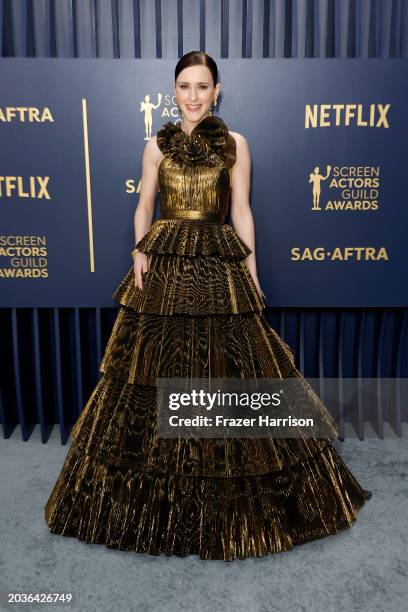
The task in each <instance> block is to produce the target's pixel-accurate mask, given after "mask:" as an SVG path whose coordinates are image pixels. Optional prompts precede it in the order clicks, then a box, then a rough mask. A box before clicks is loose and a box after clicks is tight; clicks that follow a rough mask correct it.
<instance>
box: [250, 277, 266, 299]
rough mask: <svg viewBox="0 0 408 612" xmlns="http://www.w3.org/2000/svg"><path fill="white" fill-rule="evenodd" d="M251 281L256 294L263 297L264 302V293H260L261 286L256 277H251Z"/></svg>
mask: <svg viewBox="0 0 408 612" xmlns="http://www.w3.org/2000/svg"><path fill="white" fill-rule="evenodd" d="M252 280H253V281H254V283H255V287H256V288H257V290H258V293H259V294H260V295H261V296H262V297H263V299H264V300H266V295H265V294H264V292H263V291H262V289H261V286H260V284H259V280H258V277H257V276H255V277H254V276H253V277H252Z"/></svg>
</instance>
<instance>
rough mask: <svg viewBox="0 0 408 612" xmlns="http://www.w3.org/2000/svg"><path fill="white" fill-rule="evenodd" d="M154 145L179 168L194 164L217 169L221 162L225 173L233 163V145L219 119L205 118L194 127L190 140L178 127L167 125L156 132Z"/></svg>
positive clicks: (175, 124) (171, 124) (229, 135)
mask: <svg viewBox="0 0 408 612" xmlns="http://www.w3.org/2000/svg"><path fill="white" fill-rule="evenodd" d="M157 145H158V147H159V149H160V150H161V152H162V153H164V155H170V156H171V158H172V159H174V160H175V161H177V163H179V164H180V165H182V166H191V165H194V164H197V163H202V164H208V165H210V166H216V165H218V164H219V163H220V161H221V162H223V163H224V164H225V165H226V166H227V168H228V169H230V168H232V166H233V165H234V163H235V161H236V142H235V139H234V137H233V136H231V134H230V133H229V131H228V128H227V126H226V124H225V123H224V121H223V120H222V119H221V117H217V116H216V115H207V116H206V117H204V118H203V119H201V121H200V122H199V123H198V124H197V125H196V126H195V128H194V129H193V130H192V132H191V134H190V136H189V135H188V134H186V133H185V132H184V131H183V130H182V128H181V123H173V122H172V121H168V122H167V123H166V124H164V126H163V127H162V128H161V129H160V130H159V131H158V132H157Z"/></svg>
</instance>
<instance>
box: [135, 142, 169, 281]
mask: <svg viewBox="0 0 408 612" xmlns="http://www.w3.org/2000/svg"><path fill="white" fill-rule="evenodd" d="M160 157H163V155H162V153H161V151H160V149H159V148H158V146H157V142H156V136H154V137H152V138H150V140H148V141H147V143H146V146H145V148H144V151H143V157H142V180H141V185H140V194H139V203H138V205H137V207H136V211H135V215H134V230H135V244H137V243H138V242H139V240H141V239H142V238H143V236H144V235H145V234H146V233H147V232H148V230H149V229H150V226H151V224H152V219H153V214H154V205H155V200H156V194H157V191H158V189H159V183H158V176H157V169H158V166H159V163H160ZM148 269H149V268H148V261H147V255H146V254H145V253H141V252H138V253H136V255H135V257H134V272H135V285H136V286H137V287H139V289H143V274H144V273H145V272H147V271H148Z"/></svg>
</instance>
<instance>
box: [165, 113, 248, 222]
mask: <svg viewBox="0 0 408 612" xmlns="http://www.w3.org/2000/svg"><path fill="white" fill-rule="evenodd" d="M157 145H158V147H159V148H160V150H161V151H162V153H163V154H164V158H163V159H162V161H161V162H160V165H159V170H158V180H159V189H160V216H161V217H162V218H172V217H174V216H176V215H177V214H178V215H179V216H181V215H184V216H185V217H188V216H190V218H198V215H199V213H203V214H206V215H207V217H208V218H213V220H214V221H218V222H221V223H222V222H223V221H224V217H225V216H226V214H227V213H228V207H229V199H230V193H231V187H230V169H231V168H232V166H233V165H234V163H235V160H236V143H235V139H234V137H233V136H231V134H230V133H229V132H228V128H227V126H226V125H225V123H224V121H223V120H222V119H221V118H220V117H216V116H215V115H207V116H206V117H204V118H203V119H202V120H201V121H200V122H199V123H198V124H197V125H196V126H195V127H194V129H193V130H192V132H191V134H190V135H188V134H186V133H185V132H184V131H183V130H182V128H181V125H180V124H179V123H173V122H171V121H169V122H168V123H166V124H165V125H164V126H163V127H162V129H160V130H159V131H158V133H157Z"/></svg>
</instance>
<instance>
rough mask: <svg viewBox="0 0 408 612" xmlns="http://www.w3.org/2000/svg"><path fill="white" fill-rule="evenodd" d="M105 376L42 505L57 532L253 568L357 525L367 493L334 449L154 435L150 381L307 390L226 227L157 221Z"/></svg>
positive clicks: (320, 443)
mask: <svg viewBox="0 0 408 612" xmlns="http://www.w3.org/2000/svg"><path fill="white" fill-rule="evenodd" d="M137 246H138V248H139V249H140V250H142V251H143V252H145V253H146V254H147V255H148V259H149V271H148V272H147V274H146V275H145V276H144V288H143V290H140V289H138V288H137V287H136V286H135V283H134V273H133V267H132V268H131V269H130V270H129V271H128V272H127V274H126V275H125V277H124V278H123V280H122V281H121V283H120V284H119V286H118V287H117V289H116V290H115V292H114V294H113V296H114V298H115V299H117V301H118V302H119V304H120V308H119V312H118V316H117V318H116V321H115V324H114V327H113V330H112V333H111V336H110V338H109V341H108V343H107V345H106V348H105V352H104V355H103V358H102V361H101V363H100V371H101V372H102V373H103V376H102V377H101V379H100V380H99V381H98V383H97V385H96V386H95V388H94V390H93V393H92V395H91V397H90V398H89V400H88V402H87V404H86V405H85V407H84V409H83V411H82V412H81V414H80V416H79V418H78V420H77V422H76V423H75V424H74V427H73V429H72V431H71V439H72V443H71V446H70V448H69V450H68V453H67V456H66V459H65V462H64V465H63V467H62V470H61V472H60V474H59V477H58V479H57V481H56V483H55V485H54V487H53V490H52V492H51V495H50V497H49V499H48V501H47V503H46V506H45V520H46V523H47V525H48V527H49V529H50V531H51V532H53V533H58V534H62V535H65V536H73V537H77V538H78V539H80V540H83V541H86V542H90V543H91V542H92V543H98V544H104V545H106V546H108V547H109V548H117V549H121V550H132V551H135V552H144V553H148V554H152V555H159V554H161V553H163V554H165V555H178V556H186V555H190V554H196V555H198V556H199V557H200V558H202V559H223V560H224V561H230V560H233V559H235V558H240V559H242V558H245V557H260V556H264V555H267V554H269V553H276V552H280V551H283V550H289V549H291V548H293V547H294V546H295V545H297V544H301V543H303V542H305V541H308V540H313V539H316V538H320V537H323V536H327V535H330V534H335V533H338V532H340V531H342V530H344V529H346V528H348V527H350V526H351V525H352V523H353V522H354V521H355V519H356V517H357V513H358V511H359V510H360V508H361V507H362V506H363V504H364V502H365V500H366V499H368V493H367V492H366V491H364V489H363V488H362V487H361V486H360V485H359V483H358V482H357V481H356V479H355V478H354V476H353V475H352V473H351V472H350V471H349V469H348V468H347V466H346V465H345V464H344V462H343V461H342V459H341V457H340V456H339V454H338V453H337V452H336V450H335V449H334V447H333V446H332V444H331V442H332V441H333V439H334V438H335V434H334V433H333V436H331V437H328V438H325V439H316V438H308V439H300V438H279V439H278V438H276V439H270V438H259V439H258V438H255V439H250V438H234V439H232V438H224V439H198V440H197V439H191V438H186V439H182V438H177V439H167V438H160V437H157V436H156V416H157V403H156V402H157V398H156V383H157V378H158V377H165V378H172V377H181V378H191V377H192V378H223V377H231V378H242V377H248V378H288V377H297V378H302V377H301V374H300V373H299V372H298V370H297V369H296V368H295V365H294V354H293V351H292V350H291V349H290V347H289V346H288V345H287V344H286V343H285V342H284V341H283V340H282V339H281V338H280V337H279V335H278V334H277V333H276V332H275V330H273V329H272V328H271V327H270V326H269V324H268V323H267V321H266V318H265V317H264V314H263V312H262V311H263V309H264V307H265V304H264V302H263V299H262V298H261V296H260V295H259V293H258V291H257V289H256V287H255V285H254V282H253V280H252V277H251V275H250V273H249V271H248V269H247V266H246V264H245V262H244V259H245V258H246V256H247V255H248V254H249V253H250V250H249V248H248V247H247V246H246V245H245V243H244V242H242V241H241V240H240V238H239V237H238V236H237V235H236V234H235V232H234V231H233V229H232V227H231V226H230V225H228V224H220V223H215V222H210V221H204V220H191V219H188V220H187V219H166V220H164V219H159V220H157V221H155V222H154V223H153V225H152V226H151V228H150V230H149V232H148V233H147V234H146V235H145V236H144V238H143V239H142V240H141V241H139V243H138V245H137Z"/></svg>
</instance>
